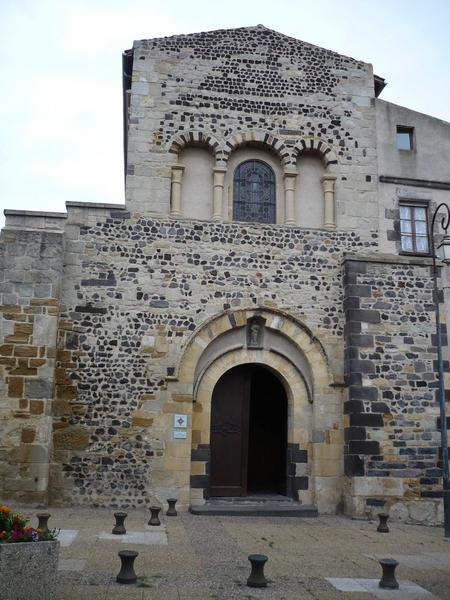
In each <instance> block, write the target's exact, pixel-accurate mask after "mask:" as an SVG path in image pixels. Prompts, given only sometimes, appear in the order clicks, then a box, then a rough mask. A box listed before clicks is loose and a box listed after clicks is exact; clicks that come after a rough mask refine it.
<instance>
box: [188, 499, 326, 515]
mask: <svg viewBox="0 0 450 600" xmlns="http://www.w3.org/2000/svg"><path fill="white" fill-rule="evenodd" d="M189 511H190V512H191V513H192V514H193V515H214V516H234V517H317V516H318V512H317V508H316V507H315V506H312V505H310V504H300V503H299V502H283V501H281V502H268V501H267V502H246V503H244V502H242V503H240V502H237V503H235V504H233V503H232V502H222V503H220V502H217V501H216V500H215V501H214V502H206V504H204V505H203V506H191V507H189Z"/></svg>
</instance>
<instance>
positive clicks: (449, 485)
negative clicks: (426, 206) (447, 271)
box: [430, 202, 450, 538]
mask: <svg viewBox="0 0 450 600" xmlns="http://www.w3.org/2000/svg"><path fill="white" fill-rule="evenodd" d="M441 209H443V210H444V212H445V214H444V215H443V216H441V221H440V224H441V228H442V230H443V231H444V234H445V235H444V237H443V238H442V239H441V241H440V242H439V244H438V246H437V248H436V247H435V243H434V224H435V222H436V218H437V217H438V212H439V211H440V210H441ZM449 225H450V209H449V207H448V206H447V204H445V203H444V202H442V203H441V204H439V206H438V207H437V208H436V210H435V211H434V214H433V218H432V219H431V229H430V246H431V256H432V260H433V284H434V314H435V317H436V339H437V355H438V375H439V411H440V417H441V423H440V424H441V450H442V456H441V459H442V488H443V500H444V536H445V537H446V538H450V477H449V471H448V437H447V418H446V412H445V385H444V364H443V361H442V335H441V323H440V310H439V289H438V282H437V265H436V258H440V260H441V261H442V262H443V263H445V264H450V236H448V235H447V229H448V228H449ZM436 250H438V252H439V257H437V256H436Z"/></svg>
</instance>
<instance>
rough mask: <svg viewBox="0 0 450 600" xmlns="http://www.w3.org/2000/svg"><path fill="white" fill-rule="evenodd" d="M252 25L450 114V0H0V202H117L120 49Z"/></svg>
mask: <svg viewBox="0 0 450 600" xmlns="http://www.w3.org/2000/svg"><path fill="white" fill-rule="evenodd" d="M258 23H261V24H263V25H265V26H266V27H270V28H271V29H276V30H277V31H280V32H282V33H285V34H287V35H290V36H293V37H296V38H299V39H301V40H304V41H307V42H310V43H312V44H316V45H318V46H323V47H325V48H329V49H331V50H334V51H336V52H339V53H341V54H346V55H349V56H352V57H354V58H356V59H360V60H364V61H366V62H371V63H372V64H373V65H374V71H375V73H376V74H378V75H381V76H382V77H385V78H386V80H387V81H388V86H387V87H386V88H385V90H384V92H383V93H382V95H381V97H382V98H383V99H385V100H388V101H390V102H395V103H396V104H401V105H404V106H407V107H409V108H412V109H414V110H418V111H420V112H424V113H428V114H430V115H433V116H435V117H438V118H441V119H444V120H446V121H450V101H449V98H450V77H449V62H450V0H428V1H425V0H340V1H339V0H276V1H273V0H266V2H263V1H262V0H256V1H255V0H246V1H243V0H239V1H236V0H228V1H227V2H213V1H212V0H209V1H206V0H205V1H203V0H200V1H196V0H190V1H186V0H184V1H181V0H165V2H163V1H162V0H158V1H156V0H120V1H119V0H0V48H1V60H0V87H1V101H0V122H1V137H0V140H1V142H0V207H1V208H2V209H3V208H16V209H27V210H48V211H58V212H63V211H64V203H65V201H66V200H75V201H83V202H118V203H121V202H123V201H124V195H123V177H122V173H123V156H122V91H121V85H122V78H121V54H122V51H123V50H124V49H126V48H130V47H131V46H132V43H133V40H136V39H143V38H152V37H161V36H165V35H174V34H179V33H192V32H195V31H205V30H211V29H219V28H230V27H242V26H249V25H257V24H258ZM1 225H3V220H2V218H1V217H0V226H1Z"/></svg>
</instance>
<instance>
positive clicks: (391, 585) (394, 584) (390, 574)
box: [378, 558, 398, 590]
mask: <svg viewBox="0 0 450 600" xmlns="http://www.w3.org/2000/svg"><path fill="white" fill-rule="evenodd" d="M380 565H381V568H382V569H383V575H382V577H381V579H380V583H379V584H378V585H379V587H380V588H386V589H389V590H398V581H397V580H396V579H395V568H396V567H397V566H398V562H397V561H396V560H394V559H393V558H382V559H381V560H380Z"/></svg>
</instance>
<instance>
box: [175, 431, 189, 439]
mask: <svg viewBox="0 0 450 600" xmlns="http://www.w3.org/2000/svg"><path fill="white" fill-rule="evenodd" d="M186 438H187V431H174V432H173V439H174V440H185V439H186Z"/></svg>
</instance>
